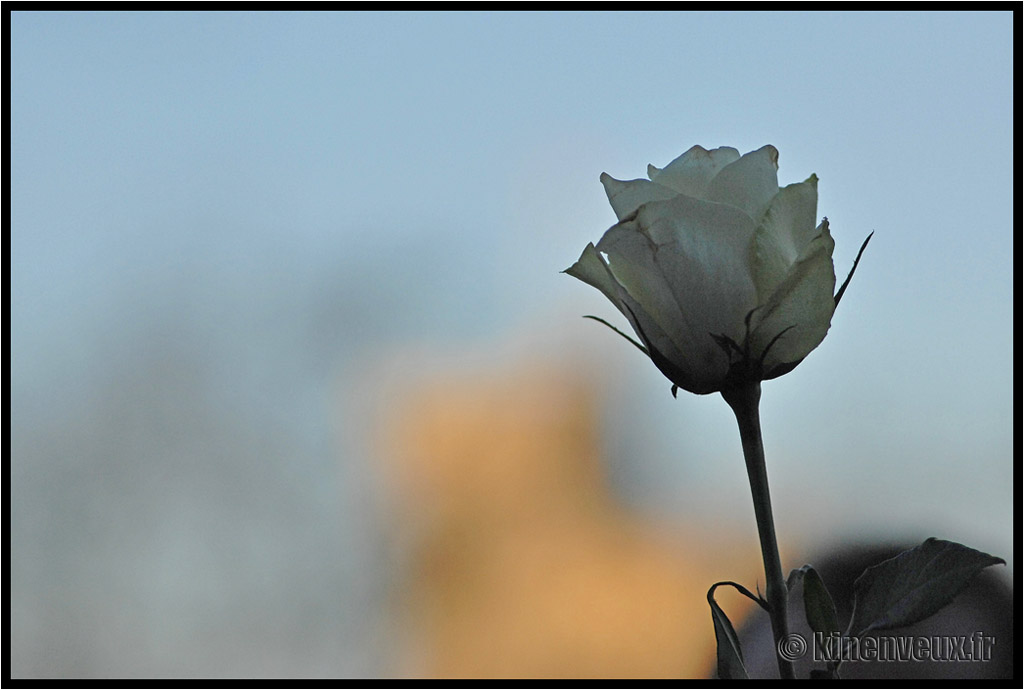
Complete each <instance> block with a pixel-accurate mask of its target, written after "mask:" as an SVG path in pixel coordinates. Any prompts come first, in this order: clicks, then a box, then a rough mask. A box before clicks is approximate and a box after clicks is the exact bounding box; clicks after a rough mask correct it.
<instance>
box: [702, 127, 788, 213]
mask: <svg viewBox="0 0 1024 690" xmlns="http://www.w3.org/2000/svg"><path fill="white" fill-rule="evenodd" d="M778 170H779V152H778V151H777V150H776V148H775V147H774V146H771V145H768V146H762V147H761V148H759V149H758V150H757V151H751V152H750V153H748V154H746V155H744V156H743V157H741V158H740V159H739V160H738V161H736V162H734V163H730V164H729V165H727V166H725V167H724V168H722V170H721V171H720V172H719V173H718V174H717V175H715V177H714V179H713V180H711V182H710V183H709V184H708V189H707V192H706V193H705V195H704V198H705V199H708V200H709V201H718V202H721V203H723V204H729V205H730V206H735V207H737V208H741V209H743V210H744V211H746V212H747V214H748V215H749V216H750V217H751V218H753V219H754V220H755V221H760V220H761V216H763V215H764V213H765V211H767V210H768V206H769V205H770V204H771V202H772V199H773V198H775V195H776V194H778V192H779V179H778Z"/></svg>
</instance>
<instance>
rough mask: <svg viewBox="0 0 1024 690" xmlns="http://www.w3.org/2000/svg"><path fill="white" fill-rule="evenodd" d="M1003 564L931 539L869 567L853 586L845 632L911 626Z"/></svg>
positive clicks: (994, 558) (987, 555)
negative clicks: (976, 579)
mask: <svg viewBox="0 0 1024 690" xmlns="http://www.w3.org/2000/svg"><path fill="white" fill-rule="evenodd" d="M996 563H1003V564H1005V563H1006V561H1004V560H1003V559H1002V558H997V557H995V556H990V555H989V554H987V553H983V552H981V551H977V550H975V549H972V548H970V547H967V546H964V545H963V544H957V543H956V542H951V541H944V540H942V539H935V538H931V539H928V540H926V541H925V542H924V543H923V544H921V545H920V546H917V547H915V548H913V549H910V550H908V551H904V552H903V553H901V554H899V555H898V556H895V557H894V558H890V559H889V560H887V561H883V562H881V563H879V564H878V565H875V566H872V567H870V568H868V569H867V570H865V571H864V572H863V573H862V574H861V576H860V577H859V578H857V581H856V582H855V583H854V585H853V617H852V618H851V620H850V626H849V627H848V628H847V632H846V635H847V636H851V637H859V636H861V635H863V634H864V633H866V632H868V631H869V630H886V629H889V628H901V627H904V626H907V625H912V624H913V623H917V622H918V621H922V620H924V619H925V618H928V617H929V616H931V615H932V614H934V613H936V612H938V611H939V610H940V609H942V608H943V607H944V606H946V605H947V604H949V603H950V602H951V601H953V599H954V598H955V597H956V595H957V594H959V593H960V592H961V591H963V589H964V588H965V587H967V585H968V584H970V582H971V580H972V579H974V576H975V575H977V574H978V573H979V572H981V571H982V570H984V569H985V568H987V567H988V566H990V565H995V564H996Z"/></svg>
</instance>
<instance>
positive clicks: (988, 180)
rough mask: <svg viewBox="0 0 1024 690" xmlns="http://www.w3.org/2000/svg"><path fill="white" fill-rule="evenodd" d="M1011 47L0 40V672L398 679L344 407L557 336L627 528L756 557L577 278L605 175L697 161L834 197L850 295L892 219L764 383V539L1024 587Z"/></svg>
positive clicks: (103, 18) (58, 29)
mask: <svg viewBox="0 0 1024 690" xmlns="http://www.w3.org/2000/svg"><path fill="white" fill-rule="evenodd" d="M1011 23H1012V15H1011V14H1010V13H1008V12H1003V13H878V14H876V13H853V14H846V13H808V12H800V13H781V12H776V13H673V14H646V13H607V14H606V13H587V14H571V13H568V14H563V13H552V14H549V13H541V14H537V13H516V14H502V13H439V14H434V13H340V14H319V13H294V14H292V13H284V14H278V13H59V12H14V13H12V16H11V37H10V40H11V45H10V50H11V64H10V73H11V90H10V94H9V98H10V101H9V102H10V106H11V149H10V155H11V177H10V192H11V202H10V203H11V206H10V211H11V219H12V230H11V246H12V254H11V256H12V260H11V264H10V271H11V273H10V282H9V288H10V291H11V292H10V304H11V322H10V323H11V329H10V335H11V360H10V362H11V367H10V371H11V379H10V390H11V401H12V404H11V407H10V411H11V412H10V414H11V469H10V477H9V490H10V494H9V495H10V504H9V506H8V509H9V529H10V536H11V559H10V562H9V567H10V572H11V598H10V602H9V606H10V615H11V642H10V644H11V673H12V674H13V675H14V676H16V677H18V676H197V675H202V676H232V675H245V676H286V675H300V676H374V675H388V674H391V673H395V672H396V669H395V668H394V665H393V653H394V649H395V644H396V643H395V631H394V630H393V629H392V623H390V622H389V617H388V613H387V611H388V599H389V596H390V595H389V591H390V589H391V587H392V585H393V579H394V572H395V568H396V562H395V557H394V555H393V550H394V546H393V544H392V543H391V541H392V540H391V537H390V536H389V534H390V533H389V521H388V519H387V518H386V517H385V515H386V512H387V509H386V501H385V500H383V499H382V498H381V493H382V490H381V487H380V483H379V478H375V477H377V475H376V474H375V470H374V457H373V452H372V444H371V443H369V442H368V441H367V440H366V439H365V438H364V434H362V431H363V428H362V426H361V424H360V423H359V421H358V420H359V415H358V414H346V410H348V411H351V410H358V409H359V408H360V400H361V399H362V398H361V397H360V396H368V395H372V394H373V392H372V388H373V386H372V382H367V381H366V380H365V377H364V374H365V372H366V371H367V370H368V368H372V366H371V365H373V366H385V367H386V366H387V365H386V361H387V360H386V353H391V352H394V353H401V352H404V351H407V350H408V349H410V348H412V349H416V350H417V351H423V350H425V351H436V352H439V353H442V352H451V351H457V352H464V351H465V352H476V353H477V354H478V355H479V356H480V357H481V358H483V359H484V360H486V358H487V353H488V352H490V351H492V350H493V349H494V347H495V346H494V344H495V343H510V342H517V343H520V342H525V343H528V344H527V345H523V346H522V347H523V348H524V349H526V350H531V351H533V350H536V351H547V350H549V349H558V348H562V347H564V345H565V343H571V348H572V349H573V351H570V352H560V353H559V354H560V355H562V356H568V357H570V358H572V357H584V356H593V357H594V358H595V360H594V361H597V362H599V363H600V364H599V365H598V366H595V367H594V368H593V369H592V370H591V373H592V375H593V376H594V378H595V379H608V380H609V381H612V382H613V384H614V394H613V395H611V396H610V398H609V401H608V402H607V409H606V413H605V418H606V421H607V427H606V429H605V431H603V432H602V434H603V439H604V443H605V444H606V448H607V455H608V458H609V470H608V471H609V476H610V477H611V479H612V482H613V485H614V488H615V491H616V492H617V494H618V495H619V496H620V497H621V500H622V501H623V502H625V503H626V504H627V505H629V506H631V509H633V510H635V511H637V512H638V513H640V514H644V515H650V516H652V518H656V519H660V520H665V521H667V522H669V523H671V522H673V521H674V522H677V523H680V524H682V523H685V522H688V521H693V520H697V519H700V520H706V521H707V524H709V525H712V527H709V528H708V529H713V526H714V525H717V524H722V523H723V522H730V521H731V523H735V524H736V525H738V526H739V528H740V529H744V530H749V529H752V521H751V518H750V508H749V497H748V496H747V493H746V491H747V489H746V480H745V477H744V476H743V473H742V463H741V462H740V461H739V445H738V439H737V437H736V432H735V428H734V424H735V423H734V420H733V419H732V418H731V413H730V412H729V410H728V408H727V407H726V405H724V404H723V403H722V401H721V400H720V399H719V398H717V397H716V396H707V397H697V396H691V395H684V394H680V398H679V400H677V401H673V400H672V398H671V397H670V396H669V395H668V387H669V384H668V382H667V381H665V380H664V379H663V378H662V377H661V376H660V374H659V373H658V372H657V371H656V370H655V369H654V367H652V366H650V363H649V362H646V361H644V359H643V358H642V357H641V356H639V355H638V353H636V352H635V351H634V350H633V349H632V348H630V347H629V346H628V345H627V344H624V343H620V342H618V341H619V339H618V338H617V337H616V336H615V335H614V334H611V333H609V332H607V330H606V329H603V328H602V327H600V326H598V325H596V324H593V323H592V322H588V321H583V320H581V319H579V318H578V317H579V315H581V314H597V315H600V316H602V317H605V318H608V319H610V320H612V321H613V322H615V323H617V324H620V325H621V323H622V320H621V319H619V318H618V315H617V314H614V310H613V308H612V307H611V305H610V304H609V303H607V300H605V299H604V298H603V297H602V296H601V295H600V294H599V293H597V291H595V290H593V289H591V288H588V287H587V286H585V285H583V284H582V283H579V282H577V281H575V280H573V279H571V278H569V277H567V276H564V275H560V274H559V271H561V270H562V269H564V268H566V267H567V266H569V265H570V264H571V263H572V262H573V261H575V259H576V258H577V257H578V255H579V252H580V251H581V250H582V248H583V247H584V245H585V244H586V243H587V242H588V241H596V240H597V238H598V237H600V234H601V233H602V232H603V231H604V230H605V229H606V228H607V227H608V226H610V225H611V224H612V223H613V222H614V216H613V214H612V213H611V209H610V208H609V207H608V205H607V202H606V200H605V198H604V193H603V190H602V188H601V185H600V184H599V183H598V175H599V174H600V173H601V172H602V171H607V172H608V173H609V174H611V175H613V176H615V177H617V178H620V179H631V178H636V177H641V176H643V175H644V174H645V171H646V165H647V164H648V163H653V164H655V165H658V166H663V165H665V164H667V163H668V162H669V161H671V160H672V159H673V158H675V157H676V156H677V155H679V154H680V153H682V152H683V151H685V150H686V149H687V148H689V147H690V146H692V145H694V144H701V145H703V146H705V147H709V148H710V147H716V146H723V145H728V146H734V147H737V148H738V149H739V150H740V151H741V152H747V151H750V150H753V149H755V148H758V147H760V146H762V145H764V144H766V143H771V144H774V145H775V146H776V147H778V149H779V151H780V171H779V180H780V183H781V184H788V183H791V182H797V181H801V180H803V179H805V178H806V177H807V176H808V175H810V174H811V173H812V172H813V173H816V174H817V175H818V176H819V178H820V180H821V181H820V184H819V191H820V199H819V211H818V212H819V215H827V216H828V217H829V219H830V223H831V227H832V229H833V235H834V237H835V238H836V243H837V247H836V253H835V261H836V272H837V274H838V275H839V278H840V280H842V278H843V277H845V275H846V272H847V271H848V269H849V266H850V264H851V263H852V261H853V258H854V255H855V253H856V250H857V248H858V247H859V246H860V243H861V241H862V240H863V239H864V237H865V236H866V235H867V234H868V233H869V232H871V231H875V232H876V234H875V238H874V239H873V241H872V243H871V245H870V247H869V248H868V250H867V253H866V255H865V258H864V260H863V261H862V263H861V266H860V268H859V269H858V273H857V276H856V278H855V279H854V281H853V283H852V285H851V288H850V290H849V292H848V293H847V296H846V297H845V298H844V301H843V304H842V305H841V308H840V309H839V311H838V312H837V315H836V317H835V319H834V321H833V327H832V330H831V331H830V334H829V336H828V337H827V338H826V340H825V342H824V343H823V345H822V346H821V347H820V348H819V349H818V350H816V351H815V352H814V353H813V354H812V355H811V356H810V357H809V358H808V359H807V360H806V361H805V362H804V363H803V364H802V365H801V366H800V367H799V368H797V369H796V370H795V371H794V372H793V373H792V374H790V375H788V376H786V377H783V378H781V379H779V380H776V381H772V382H769V383H766V384H765V391H764V396H763V400H762V422H763V425H764V434H765V443H766V451H767V455H768V462H769V471H770V475H771V479H772V488H773V492H774V495H773V498H774V500H775V504H776V513H777V517H776V520H777V524H778V528H779V531H780V534H781V535H787V534H789V535H794V538H796V536H795V535H799V541H800V543H801V544H802V545H804V546H805V547H807V548H813V547H814V545H817V544H829V543H832V542H834V541H836V540H841V539H844V538H847V537H849V538H854V537H855V538H858V539H865V538H875V537H877V538H886V539H888V538H898V539H904V538H913V539H916V538H921V539H923V538H924V537H927V536H933V535H934V536H939V537H943V538H947V539H953V540H958V541H963V542H965V543H967V544H969V545H971V546H974V547H976V548H979V549H983V550H986V551H989V552H991V553H994V554H996V555H999V556H1002V557H1004V558H1005V559H1006V560H1007V562H1008V564H1009V566H1008V569H1007V572H1008V573H1012V572H1013V567H1014V556H1015V554H1014V552H1013V534H1014V530H1013V511H1012V506H1013V493H1014V484H1013V476H1014V474H1013V466H1014V455H1013V444H1012V428H1013V423H1014V418H1013V416H1012V412H1013V403H1012V398H1011V396H1012V374H1011V372H1012V371H1013V359H1012V342H1013V333H1012V324H1013V321H1014V312H1013V304H1014V293H1013V280H1012V263H1013V257H1014V255H1015V251H1016V248H1015V233H1016V228H1014V226H1013V224H1012V221H1013V214H1012V191H1013V189H1012V184H1013V168H1012V161H1013V154H1014V152H1015V151H1016V148H1015V147H1016V144H1015V143H1014V129H1013V127H1014V123H1013V118H1012V100H1011V99H1012V83H1013V82H1012V71H1013V60H1014V57H1013V50H1012V44H1013V41H1012V26H1011ZM382 361H383V362H384V364H381V362H382ZM501 366H502V363H501V362H499V361H495V363H494V368H495V369H497V368H500V367H501ZM382 506H383V507H382ZM783 538H785V537H783Z"/></svg>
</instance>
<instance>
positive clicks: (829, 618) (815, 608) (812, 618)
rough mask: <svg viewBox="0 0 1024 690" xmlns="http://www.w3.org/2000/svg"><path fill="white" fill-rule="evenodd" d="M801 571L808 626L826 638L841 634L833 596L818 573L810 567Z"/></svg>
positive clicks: (807, 566) (806, 566)
mask: <svg viewBox="0 0 1024 690" xmlns="http://www.w3.org/2000/svg"><path fill="white" fill-rule="evenodd" d="M800 570H802V571H803V578H804V614H805V615H806V616H807V624H808V625H809V626H811V630H813V631H814V632H817V633H822V634H823V635H825V636H826V637H828V636H829V635H832V634H834V633H836V634H837V633H839V632H840V630H839V618H838V617H837V616H836V605H835V604H834V603H833V602H832V595H831V594H829V593H828V589H827V588H826V587H825V583H824V582H822V580H821V576H820V575H818V571H817V570H815V569H814V568H812V567H811V566H809V565H805V566H804V567H803V568H801V569H800Z"/></svg>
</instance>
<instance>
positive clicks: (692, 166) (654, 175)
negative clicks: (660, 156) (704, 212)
mask: <svg viewBox="0 0 1024 690" xmlns="http://www.w3.org/2000/svg"><path fill="white" fill-rule="evenodd" d="M739 157H740V152H739V151H737V150H736V149H734V148H732V147H729V146H723V147H722V148H717V149H712V150H711V151H708V150H707V149H705V148H704V147H702V146H694V147H692V148H690V150H689V151H687V152H686V153H684V154H683V155H681V156H679V157H678V158H676V159H675V160H674V161H672V162H671V163H669V164H668V165H666V166H665V167H664V168H663V169H661V170H659V169H658V168H655V167H654V166H653V165H649V166H647V175H648V177H650V178H651V181H652V182H657V183H658V184H660V185H663V186H665V187H669V188H670V189H673V190H675V191H677V192H679V193H680V194H686V195H687V196H692V197H694V198H697V199H702V198H704V195H705V192H706V191H707V188H708V184H709V183H710V182H711V180H712V179H713V178H714V177H715V175H717V174H718V173H719V171H720V170H722V169H723V168H724V167H725V166H727V165H729V164H730V163H733V162H734V161H737V160H739Z"/></svg>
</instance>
